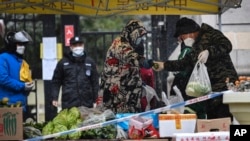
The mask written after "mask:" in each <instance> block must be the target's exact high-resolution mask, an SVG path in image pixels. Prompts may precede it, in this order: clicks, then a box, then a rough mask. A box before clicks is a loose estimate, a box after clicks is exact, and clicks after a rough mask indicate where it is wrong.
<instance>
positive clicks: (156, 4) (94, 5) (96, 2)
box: [0, 0, 242, 17]
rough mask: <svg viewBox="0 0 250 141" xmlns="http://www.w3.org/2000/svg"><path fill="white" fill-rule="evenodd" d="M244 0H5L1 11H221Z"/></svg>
mask: <svg viewBox="0 0 250 141" xmlns="http://www.w3.org/2000/svg"><path fill="white" fill-rule="evenodd" d="M241 1H242V0H2V1H1V2H0V11H1V12H2V13H12V14H30V13H36V14H76V15H81V16H87V17H100V16H102V17H103V16H113V15H183V14H184V15H199V14H222V13H223V12H225V11H226V10H227V9H229V8H239V7H241Z"/></svg>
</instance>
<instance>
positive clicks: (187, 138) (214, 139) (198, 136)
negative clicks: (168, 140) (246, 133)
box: [173, 131, 230, 141]
mask: <svg viewBox="0 0 250 141" xmlns="http://www.w3.org/2000/svg"><path fill="white" fill-rule="evenodd" d="M229 139H230V134H229V131H221V132H199V133H175V134H174V137H173V141H229Z"/></svg>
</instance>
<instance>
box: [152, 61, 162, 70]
mask: <svg viewBox="0 0 250 141" xmlns="http://www.w3.org/2000/svg"><path fill="white" fill-rule="evenodd" d="M153 69H154V70H155V71H161V70H163V69H164V62H160V61H154V65H153Z"/></svg>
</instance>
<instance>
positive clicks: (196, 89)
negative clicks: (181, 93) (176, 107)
mask: <svg viewBox="0 0 250 141" xmlns="http://www.w3.org/2000/svg"><path fill="white" fill-rule="evenodd" d="M209 92H211V87H208V86H206V85H203V84H201V83H198V82H189V83H188V84H187V87H186V94H187V95H188V96H193V97H199V96H203V95H206V94H208V93H209Z"/></svg>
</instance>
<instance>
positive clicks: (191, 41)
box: [183, 38, 194, 47]
mask: <svg viewBox="0 0 250 141" xmlns="http://www.w3.org/2000/svg"><path fill="white" fill-rule="evenodd" d="M183 42H184V43H185V45H186V46H189V47H192V46H193V44H194V39H193V38H186V39H185V40H184V41H183Z"/></svg>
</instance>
